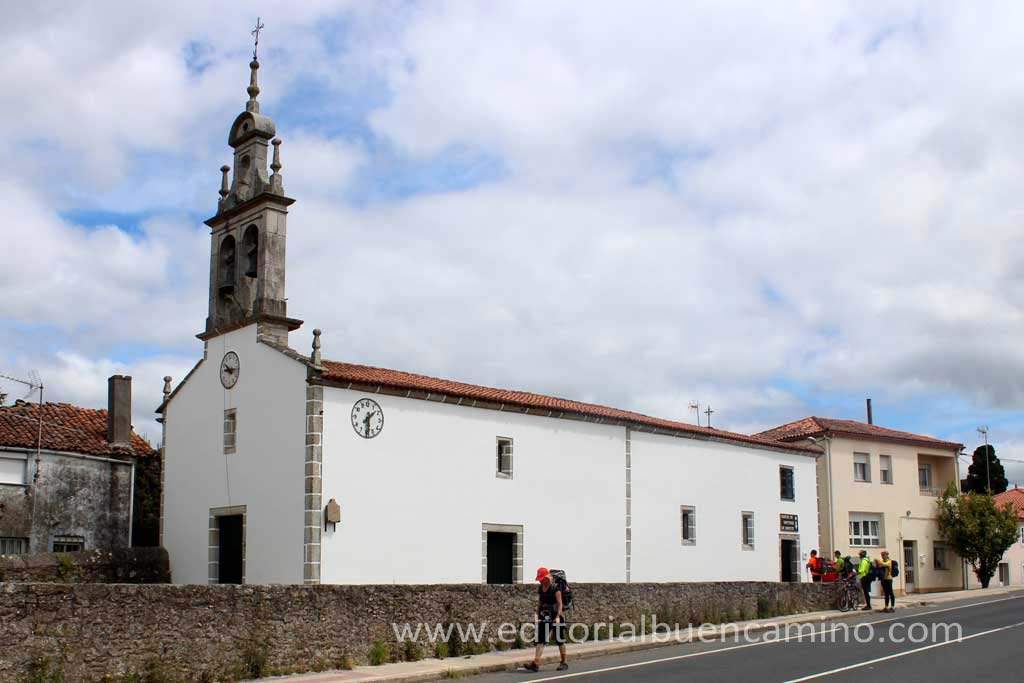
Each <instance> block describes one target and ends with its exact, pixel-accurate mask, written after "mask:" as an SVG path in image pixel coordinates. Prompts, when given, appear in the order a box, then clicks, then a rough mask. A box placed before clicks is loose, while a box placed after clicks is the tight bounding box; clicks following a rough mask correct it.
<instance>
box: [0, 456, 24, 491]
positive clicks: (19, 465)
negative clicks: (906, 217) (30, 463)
mask: <svg viewBox="0 0 1024 683" xmlns="http://www.w3.org/2000/svg"><path fill="white" fill-rule="evenodd" d="M26 462H27V461H26V460H23V459H21V458H17V459H15V458H0V484H13V485H14V486H24V485H25V484H26V481H25V464H26Z"/></svg>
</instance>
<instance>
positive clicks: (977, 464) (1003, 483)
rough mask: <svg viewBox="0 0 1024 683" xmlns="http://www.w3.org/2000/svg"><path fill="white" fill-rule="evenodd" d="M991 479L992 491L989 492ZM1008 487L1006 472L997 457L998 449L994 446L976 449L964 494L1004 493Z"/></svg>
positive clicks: (968, 471) (987, 445)
mask: <svg viewBox="0 0 1024 683" xmlns="http://www.w3.org/2000/svg"><path fill="white" fill-rule="evenodd" d="M986 460H987V462H986ZM990 478H991V481H992V490H991V491H989V490H988V483H989V479H990ZM1008 485H1009V482H1008V481H1007V480H1006V470H1004V469H1003V464H1002V463H1001V462H999V458H997V457H996V449H995V448H994V447H993V446H992V444H986V445H984V446H978V447H977V448H975V449H974V458H973V460H972V461H971V466H970V467H968V468H967V478H966V479H965V480H964V493H1002V492H1003V491H1005V490H1006V487H1007V486H1008Z"/></svg>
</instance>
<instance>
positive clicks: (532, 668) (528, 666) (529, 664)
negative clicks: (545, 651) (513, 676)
mask: <svg viewBox="0 0 1024 683" xmlns="http://www.w3.org/2000/svg"><path fill="white" fill-rule="evenodd" d="M523 668H524V669H526V670H527V671H540V667H539V666H537V665H536V664H535V663H534V662H527V663H526V664H523Z"/></svg>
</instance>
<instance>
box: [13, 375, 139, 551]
mask: <svg viewBox="0 0 1024 683" xmlns="http://www.w3.org/2000/svg"><path fill="white" fill-rule="evenodd" d="M108 390H109V400H108V409H107V410H96V409H91V408H82V407H79V406H74V405H70V404H68V403H43V404H42V406H40V405H39V404H38V403H30V402H25V401H17V402H16V403H14V404H13V405H8V406H0V554H22V553H29V552H32V553H36V552H73V551H78V550H92V549H109V548H119V547H127V546H130V545H131V539H132V527H133V519H132V517H133V515H132V513H133V507H134V504H133V499H134V493H135V486H134V481H135V474H136V466H137V464H138V463H139V462H140V460H141V461H147V463H148V461H150V460H152V459H154V458H156V452H155V451H154V450H153V448H152V447H151V446H150V445H149V444H148V443H146V441H145V440H144V439H142V438H141V437H140V436H138V435H137V434H135V432H134V431H133V430H132V425H131V377H126V376H121V375H115V376H113V377H111V378H110V379H109V381H108ZM40 418H42V419H40Z"/></svg>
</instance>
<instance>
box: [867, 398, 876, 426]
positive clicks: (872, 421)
mask: <svg viewBox="0 0 1024 683" xmlns="http://www.w3.org/2000/svg"><path fill="white" fill-rule="evenodd" d="M867 404H868V424H869V425H873V424H875V418H874V416H873V415H872V414H871V399H870V398H869V399H867Z"/></svg>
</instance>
